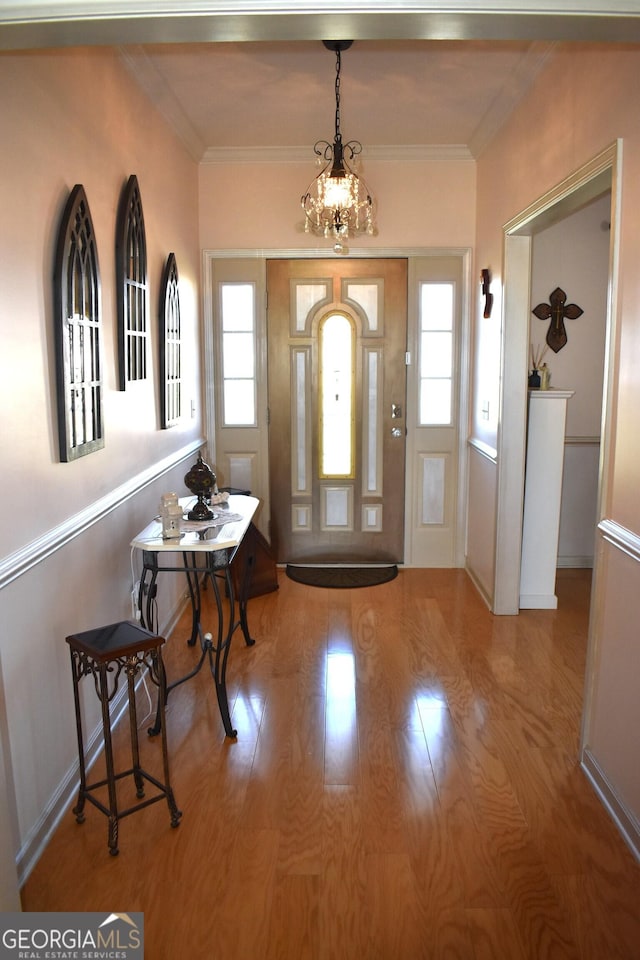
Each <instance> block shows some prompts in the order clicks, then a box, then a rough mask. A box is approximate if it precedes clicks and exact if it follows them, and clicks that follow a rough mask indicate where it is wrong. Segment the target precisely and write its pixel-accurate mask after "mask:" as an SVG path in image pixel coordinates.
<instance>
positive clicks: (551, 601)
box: [520, 593, 558, 610]
mask: <svg viewBox="0 0 640 960" xmlns="http://www.w3.org/2000/svg"><path fill="white" fill-rule="evenodd" d="M557 608H558V598H557V597H556V595H555V593H521V594H520V609H521V610H557Z"/></svg>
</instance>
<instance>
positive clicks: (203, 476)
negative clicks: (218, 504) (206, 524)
mask: <svg viewBox="0 0 640 960" xmlns="http://www.w3.org/2000/svg"><path fill="white" fill-rule="evenodd" d="M184 483H185V486H186V487H188V489H189V490H191V493H194V494H195V495H196V496H197V498H198V502H197V503H195V504H194V506H193V509H192V510H190V511H189V513H188V514H187V517H188V518H189V520H211V518H212V517H213V511H212V510H210V509H209V507H208V506H207V504H206V503H205V500H206V499H209V500H210V499H211V494H212V493H213V489H214V487H215V485H216V475H215V473H213V471H212V470H211V469H210V467H209V464H207V463H205V462H204V460H203V459H202V456H199V457H198V460H197V463H195V464H194V465H193V466H192V467H191V470H189V472H188V473H187V475H186V476H185V478H184Z"/></svg>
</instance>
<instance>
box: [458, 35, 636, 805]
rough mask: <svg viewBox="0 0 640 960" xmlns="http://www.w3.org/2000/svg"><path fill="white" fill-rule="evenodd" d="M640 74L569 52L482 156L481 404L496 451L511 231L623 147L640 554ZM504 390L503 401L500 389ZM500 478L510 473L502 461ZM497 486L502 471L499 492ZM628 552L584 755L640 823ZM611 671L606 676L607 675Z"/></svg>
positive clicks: (632, 55)
mask: <svg viewBox="0 0 640 960" xmlns="http://www.w3.org/2000/svg"><path fill="white" fill-rule="evenodd" d="M638 75H640V52H638V51H637V50H634V49H626V48H623V47H622V48H615V49H612V48H607V47H602V48H599V47H593V46H591V47H583V46H579V45H575V46H573V45H572V46H567V47H563V48H558V50H557V51H556V53H555V55H554V58H553V60H552V61H550V62H549V64H548V65H547V67H546V68H545V70H544V72H543V73H542V74H541V75H540V76H539V78H538V80H537V82H536V83H535V85H534V87H533V88H532V89H531V91H530V93H529V95H528V96H527V97H526V98H525V99H524V100H523V101H522V102H521V103H520V104H519V106H518V108H517V110H516V111H515V113H514V114H513V115H512V117H511V119H510V121H509V122H508V123H507V124H506V125H505V126H504V128H503V129H502V130H501V131H500V132H499V134H498V135H497V137H496V138H495V140H494V141H493V142H492V143H491V144H490V146H489V147H488V148H487V150H486V151H485V153H484V154H483V155H482V157H481V158H480V160H479V162H478V205H477V224H478V228H477V242H476V263H477V264H478V265H479V266H483V267H484V266H489V267H490V268H491V270H492V273H493V276H494V285H495V292H496V305H495V306H496V308H497V311H498V312H497V314H496V317H495V320H494V318H493V317H492V318H491V320H490V321H485V320H480V319H479V318H478V319H477V322H476V335H475V337H476V339H475V349H474V365H475V371H474V374H475V377H474V380H475V387H474V397H473V401H472V403H473V416H472V429H473V432H474V435H475V436H477V437H478V438H480V439H485V440H486V442H488V443H489V444H491V443H493V444H494V445H495V439H496V431H497V426H498V425H497V422H495V421H494V422H492V423H490V424H486V423H484V422H483V420H482V417H481V408H482V401H483V396H484V393H485V392H486V390H487V389H490V385H489V388H488V387H487V385H486V384H483V380H485V379H486V363H485V360H487V359H488V358H490V357H491V356H492V355H493V354H494V352H495V347H496V342H497V339H498V338H499V331H498V325H499V323H500V310H501V295H500V294H501V290H500V286H501V282H502V276H503V226H504V224H506V223H507V222H508V221H509V220H510V219H512V218H514V217H515V216H517V215H518V214H520V213H521V212H522V211H523V210H525V209H526V208H527V207H528V206H529V205H530V204H532V203H533V202H535V201H536V200H537V199H538V198H539V197H540V196H542V195H543V194H544V193H545V192H546V191H548V190H549V189H551V188H553V187H554V186H555V185H557V184H559V183H560V182H562V181H563V180H564V179H565V178H567V177H568V176H569V175H570V174H572V173H573V172H574V171H575V170H577V169H578V168H579V167H580V166H582V165H584V164H586V163H587V162H588V161H589V160H591V159H592V158H593V157H595V156H596V155H598V154H599V153H600V152H601V151H603V150H604V149H605V148H607V147H608V146H609V145H610V144H612V143H613V142H614V141H615V140H616V139H617V138H622V139H623V164H622V181H621V191H622V208H623V209H622V217H621V222H620V224H619V226H620V246H619V255H620V260H619V271H618V276H617V279H618V290H617V299H616V301H615V304H614V309H615V313H616V319H617V324H618V327H617V343H616V345H615V351H614V354H615V359H614V369H613V385H614V392H613V398H614V399H613V414H614V418H615V422H614V423H613V424H612V428H611V434H612V435H613V448H612V458H611V471H610V482H609V484H608V486H607V488H606V492H607V496H606V502H605V503H604V504H603V516H604V518H605V519H606V520H607V521H608V522H609V523H611V524H612V525H614V527H615V528H616V529H620V530H625V529H626V530H627V531H628V532H629V538H630V542H633V543H635V544H636V548H634V549H636V550H637V544H638V543H640V503H639V501H638V496H637V490H638V476H639V475H640V431H639V430H638V410H639V409H640V365H639V364H638V357H639V356H640V271H639V270H638V264H639V263H640V233H639V232H638V229H637V210H638V209H639V204H640V116H639V114H638V109H637V98H636V94H635V90H636V85H637V77H638ZM478 314H479V307H478V306H477V307H476V315H478ZM508 362H509V358H508V357H507V358H506V363H507V364H508ZM523 374H524V371H523ZM493 386H494V389H495V391H496V393H497V388H498V384H497V381H495V382H494V385H493ZM497 469H498V471H499V470H500V464H499V463H498V465H497ZM497 476H498V475H497V473H496V475H495V476H494V484H495V485H497ZM485 492H486V491H485ZM481 510H482V504H481V503H480V502H478V501H477V500H474V499H473V498H472V499H471V501H470V515H469V524H470V529H471V530H472V531H473V530H474V529H475V528H476V527H478V526H481V525H482V523H483V519H482V515H481ZM473 544H474V545H475V547H476V549H477V550H478V551H482V550H483V549H484V551H485V553H482V552H479V554H478V556H476V557H475V558H474V559H473V563H474V565H475V566H476V567H477V568H478V569H490V568H491V561H492V557H491V556H490V555H488V553H487V552H488V551H491V550H492V549H493V546H492V544H491V543H490V541H488V542H487V545H486V547H484V548H483V546H482V544H481V543H480V541H479V540H478V538H474V540H473ZM620 554H621V551H620V550H619V549H618V548H616V547H615V546H613V545H611V543H610V542H608V541H604V540H603V541H601V543H600V561H599V564H597V565H596V573H595V576H596V586H595V593H594V596H595V598H596V602H595V604H594V611H595V614H596V615H595V616H594V619H593V621H592V636H591V644H592V653H591V656H590V660H589V681H588V684H587V691H588V696H587V699H586V714H587V719H586V724H585V741H584V746H585V750H586V753H587V754H588V755H589V756H590V757H591V762H592V766H593V768H594V769H597V770H600V771H602V773H603V782H608V783H609V785H610V787H611V789H612V794H613V801H614V802H615V801H616V800H619V801H620V802H621V803H622V804H623V806H625V807H626V809H627V810H628V811H631V812H632V814H633V815H635V817H636V818H638V817H640V789H639V785H638V778H637V774H636V773H635V772H634V771H636V770H637V757H638V754H639V752H640V734H639V733H638V731H640V698H639V697H638V673H637V670H636V669H634V664H637V650H638V645H637V616H638V613H637V603H636V598H637V595H638V584H639V582H640V565H639V561H640V556H639V557H637V558H636V560H635V561H631V560H629V559H628V558H627V559H625V560H624V563H625V569H626V577H625V578H624V579H622V578H615V577H612V576H611V575H610V570H611V569H617V566H618V565H619V563H620V562H623V561H621V559H620ZM625 557H626V554H625ZM629 567H630V569H629ZM596 652H597V655H596ZM605 664H606V670H605V669H602V667H603V666H604V665H605ZM610 799H611V798H610Z"/></svg>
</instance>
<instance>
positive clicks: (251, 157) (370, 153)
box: [201, 144, 474, 164]
mask: <svg viewBox="0 0 640 960" xmlns="http://www.w3.org/2000/svg"><path fill="white" fill-rule="evenodd" d="M361 156H362V158H363V159H364V160H371V161H375V162H376V163H438V162H446V163H452V162H463V163H469V162H473V160H474V157H473V155H472V153H471V151H470V150H469V149H468V148H467V147H466V146H464V144H442V145H437V144H436V145H429V144H407V145H406V146H368V147H363V148H362V154H361ZM310 162H314V154H313V148H312V147H209V148H208V149H207V150H205V151H204V154H203V156H202V158H201V163H203V164H239V163H260V164H263V163H278V164H285V163H291V164H293V163H295V164H305V163H310Z"/></svg>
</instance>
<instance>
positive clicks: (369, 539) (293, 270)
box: [267, 258, 407, 563]
mask: <svg viewBox="0 0 640 960" xmlns="http://www.w3.org/2000/svg"><path fill="white" fill-rule="evenodd" d="M267 295H268V300H267V302H268V308H267V332H268V337H267V340H268V381H269V401H268V402H269V474H270V483H269V487H270V494H271V542H272V546H273V548H274V551H275V553H276V557H277V560H278V561H279V562H298V563H300V562H352V561H355V562H402V560H403V555H404V489H405V474H404V471H405V444H406V426H405V406H406V350H407V261H406V260H405V259H402V258H398V259H386V260H364V259H363V260H271V261H268V263H267Z"/></svg>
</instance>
